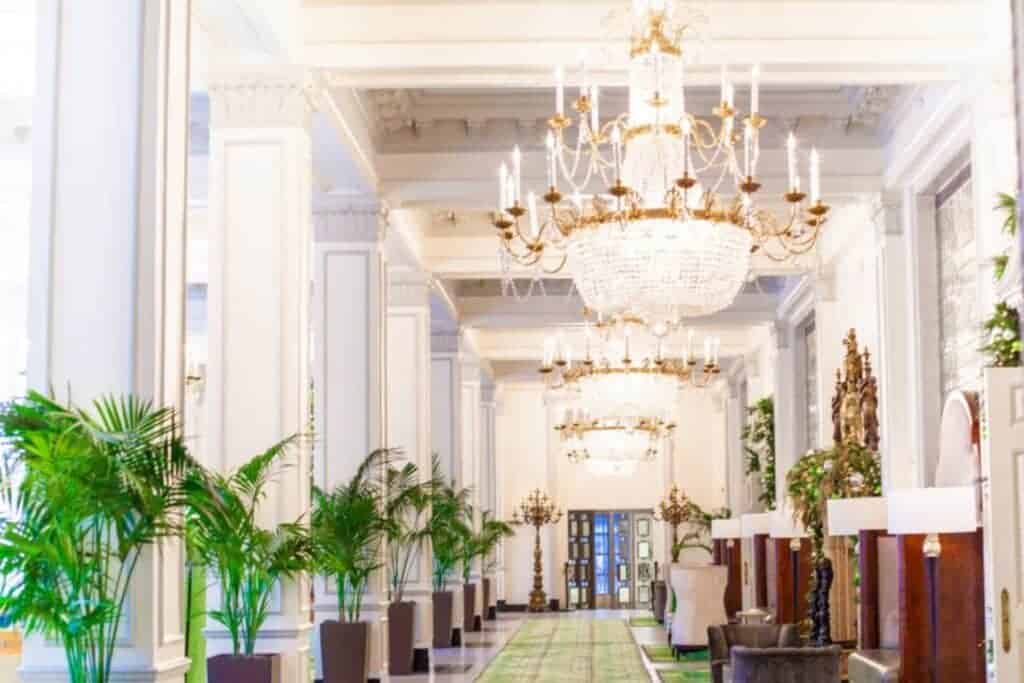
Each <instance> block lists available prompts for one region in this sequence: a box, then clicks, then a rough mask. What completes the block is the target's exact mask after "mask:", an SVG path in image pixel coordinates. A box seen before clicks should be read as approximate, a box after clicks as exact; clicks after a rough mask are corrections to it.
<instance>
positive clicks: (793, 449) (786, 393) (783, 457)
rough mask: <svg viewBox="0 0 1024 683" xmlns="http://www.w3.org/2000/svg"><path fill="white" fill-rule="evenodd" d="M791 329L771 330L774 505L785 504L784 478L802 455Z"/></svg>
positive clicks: (781, 326) (784, 326)
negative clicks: (773, 371) (773, 397)
mask: <svg viewBox="0 0 1024 683" xmlns="http://www.w3.org/2000/svg"><path fill="white" fill-rule="evenodd" d="M793 336H794V326H793V325H791V324H789V323H786V322H782V321H779V322H776V324H775V327H774V328H773V335H772V337H773V339H772V341H773V345H774V347H775V373H774V374H775V394H774V396H775V504H776V507H780V506H782V505H783V503H784V501H785V500H786V475H787V474H789V470H790V468H792V467H793V465H794V464H796V461H797V460H798V459H799V458H800V456H802V455H803V452H801V451H800V450H799V447H798V444H799V443H800V442H801V439H800V438H799V435H798V434H797V425H798V424H799V418H798V416H797V412H796V405H795V403H796V397H797V391H796V381H797V377H796V374H797V372H796V369H797V362H796V349H795V348H794V346H795V344H794V343H793Z"/></svg>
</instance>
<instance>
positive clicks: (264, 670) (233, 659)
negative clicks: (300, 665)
mask: <svg viewBox="0 0 1024 683" xmlns="http://www.w3.org/2000/svg"><path fill="white" fill-rule="evenodd" d="M206 678H207V680H208V682H209V683H281V655H277V654H272V655H252V656H251V657H247V656H246V655H217V656H216V657H210V658H209V659H207V660H206Z"/></svg>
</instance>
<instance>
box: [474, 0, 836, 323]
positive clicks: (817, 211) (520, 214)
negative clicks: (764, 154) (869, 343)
mask: <svg viewBox="0 0 1024 683" xmlns="http://www.w3.org/2000/svg"><path fill="white" fill-rule="evenodd" d="M629 16H630V17H631V19H630V24H631V28H630V67H629V111H628V113H626V114H623V115H622V116H619V117H617V118H615V119H614V120H612V121H610V122H607V123H604V124H602V122H601V118H600V115H599V106H600V104H599V99H600V90H599V88H598V86H597V85H596V84H592V83H590V81H589V79H588V76H587V70H586V66H585V65H584V66H583V68H582V70H581V71H582V73H581V78H580V91H579V96H578V97H577V98H576V100H575V102H574V104H573V109H574V110H575V114H576V121H575V124H576V129H577V136H576V140H575V142H573V141H571V140H570V139H569V133H568V131H569V129H570V128H571V127H572V125H573V123H574V122H573V119H572V118H570V115H569V114H568V113H567V112H566V109H565V79H564V71H563V69H562V68H561V67H559V68H558V69H556V71H555V74H556V75H555V114H554V116H552V118H551V119H550V121H549V126H550V132H549V134H548V136H547V190H546V191H545V192H543V193H542V194H541V195H540V196H538V195H537V194H536V193H534V192H526V193H525V195H524V188H523V179H522V153H521V151H520V150H519V148H518V147H517V148H516V149H515V150H514V152H513V155H512V167H511V170H510V169H509V168H508V166H506V165H504V164H503V165H502V166H501V169H500V170H499V197H498V206H497V210H496V211H495V213H494V220H493V222H494V225H495V227H496V228H497V230H498V235H499V238H500V242H501V245H502V248H503V254H504V258H505V259H507V260H510V261H514V262H516V263H518V264H520V265H524V266H533V267H536V268H538V269H539V270H540V271H541V272H543V273H556V272H559V271H562V270H567V271H568V272H569V273H570V274H571V275H572V277H573V279H574V281H575V284H576V288H577V290H578V291H579V293H580V295H581V296H582V298H583V300H584V302H585V304H586V305H587V307H588V308H590V309H591V310H593V311H595V312H597V313H600V314H602V315H604V316H606V317H613V316H622V315H635V316H637V317H638V318H639V319H641V320H642V321H643V322H644V323H645V324H647V325H650V326H652V327H654V326H657V327H661V328H667V327H671V326H676V325H678V324H679V321H680V319H682V318H685V317H691V316H701V315H709V314H711V313H714V312H716V311H719V310H721V309H723V308H725V307H727V306H728V305H729V304H731V303H732V301H733V300H734V299H735V297H736V295H737V294H738V293H739V291H740V289H741V288H742V286H743V283H744V282H745V281H746V279H747V277H748V274H749V269H750V255H751V253H753V252H757V251H760V252H762V253H764V254H766V255H767V256H768V257H769V258H772V259H775V260H779V261H782V260H786V259H788V258H790V257H792V256H794V255H799V254H802V253H805V252H807V251H809V250H810V249H812V248H813V247H814V245H815V243H816V241H817V239H818V236H819V234H820V232H821V228H822V226H823V225H824V224H825V222H826V219H827V215H828V212H829V207H828V206H827V205H825V204H824V203H823V202H822V200H821V196H820V157H819V156H818V153H817V151H812V152H811V154H810V161H809V166H810V196H809V197H808V195H807V194H805V193H804V192H803V191H802V190H801V187H800V175H799V165H798V154H797V145H796V139H795V138H794V137H793V136H792V135H790V137H789V141H788V143H787V152H788V170H789V174H788V184H787V188H786V192H785V193H784V194H783V199H784V200H785V202H786V203H787V205H788V209H787V210H786V213H785V215H783V216H781V217H780V216H776V215H775V214H773V213H772V212H771V211H769V210H767V209H765V208H763V207H760V206H758V204H757V202H756V197H757V192H758V191H759V190H760V189H761V182H760V181H759V179H758V174H757V168H758V161H759V158H760V131H761V129H762V127H764V126H765V124H766V122H767V121H766V119H765V118H764V117H763V116H762V115H761V113H760V91H759V79H760V73H759V69H758V67H756V66H755V67H754V68H753V71H752V73H751V86H750V89H751V111H750V113H749V114H747V115H746V116H741V115H740V113H739V111H738V108H737V106H736V102H735V86H734V84H733V83H732V81H731V80H730V79H729V77H728V74H727V72H726V70H725V69H724V68H723V70H722V79H721V93H720V98H719V105H718V106H717V107H715V108H714V109H713V111H712V112H711V113H712V117H711V119H708V120H705V119H702V118H697V117H696V116H694V115H693V114H692V113H691V112H690V111H689V109H688V108H687V105H686V91H685V85H684V80H685V79H684V76H685V68H684V59H683V56H684V46H683V40H684V37H687V36H690V35H691V34H692V31H693V26H692V22H691V19H692V16H693V15H692V14H691V13H687V12H686V11H685V6H684V4H683V3H682V2H678V1H666V0H634V3H633V11H632V12H631V13H630V15H629ZM595 188H599V191H598V192H594V191H593V190H594V189H595ZM807 200H809V201H807Z"/></svg>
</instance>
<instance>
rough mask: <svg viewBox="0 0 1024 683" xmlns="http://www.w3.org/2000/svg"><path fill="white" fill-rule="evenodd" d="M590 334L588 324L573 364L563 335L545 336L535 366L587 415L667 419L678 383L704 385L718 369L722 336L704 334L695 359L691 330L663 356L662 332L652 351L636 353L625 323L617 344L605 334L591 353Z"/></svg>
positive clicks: (554, 388)
mask: <svg viewBox="0 0 1024 683" xmlns="http://www.w3.org/2000/svg"><path fill="white" fill-rule="evenodd" d="M605 332H606V333H607V332H608V330H607V329H606V330H605ZM591 339H592V337H591V333H590V328H589V327H588V328H587V332H586V340H587V341H586V347H585V349H584V352H583V354H582V358H581V359H580V360H579V361H578V362H576V363H575V364H574V362H573V360H572V357H573V354H572V350H571V348H570V347H569V345H568V344H567V343H566V342H565V340H564V338H563V337H562V335H557V336H556V337H553V338H549V339H548V340H547V341H546V342H545V345H544V353H543V356H542V360H541V366H540V373H541V374H542V375H544V377H545V382H546V384H547V386H548V388H549V389H551V390H556V391H560V392H562V393H563V394H564V396H565V397H567V398H569V399H570V400H572V401H574V402H575V403H576V405H578V406H580V407H581V408H582V409H583V410H585V411H586V412H587V413H589V414H591V415H599V416H601V417H603V418H628V419H632V418H636V417H638V416H648V417H650V416H655V417H657V419H661V420H666V421H667V420H670V419H671V418H672V415H673V413H674V407H675V405H676V402H677V398H678V392H679V390H680V389H684V388H687V387H692V388H705V387H707V386H709V385H710V384H711V382H712V381H713V380H714V379H715V378H716V377H717V376H718V375H719V374H720V373H721V365H720V363H719V353H720V348H721V341H720V340H719V339H718V338H717V337H706V338H705V339H704V343H703V346H704V352H703V358H702V360H701V361H698V360H697V356H696V354H695V351H694V346H695V342H696V336H695V334H694V332H693V331H692V330H690V331H689V333H688V334H687V337H686V339H687V341H686V343H685V345H683V346H682V348H681V349H680V354H679V357H678V358H668V357H666V355H665V353H664V349H665V343H666V342H665V339H663V338H657V339H656V345H655V350H654V352H653V354H651V355H648V356H644V357H642V358H635V357H634V356H633V352H632V349H631V340H632V327H631V326H629V325H626V326H625V327H624V328H623V335H622V345H621V346H620V347H617V348H616V345H615V344H613V343H612V340H611V339H610V337H609V336H607V335H606V336H605V337H604V338H603V339H601V340H600V342H601V343H600V344H599V348H598V351H597V353H596V354H595V353H594V352H593V349H592V344H591Z"/></svg>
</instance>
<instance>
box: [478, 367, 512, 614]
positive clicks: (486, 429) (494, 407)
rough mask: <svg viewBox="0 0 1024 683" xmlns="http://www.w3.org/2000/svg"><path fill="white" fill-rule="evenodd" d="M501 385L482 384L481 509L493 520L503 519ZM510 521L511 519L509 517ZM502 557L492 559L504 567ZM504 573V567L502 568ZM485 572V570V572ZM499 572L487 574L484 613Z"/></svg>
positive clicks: (494, 598)
mask: <svg viewBox="0 0 1024 683" xmlns="http://www.w3.org/2000/svg"><path fill="white" fill-rule="evenodd" d="M497 412H498V403H497V387H496V386H495V385H494V380H493V379H491V378H490V377H489V376H486V375H485V376H484V382H483V384H481V385H480V445H481V454H482V455H481V463H482V465H481V475H480V509H481V510H487V511H489V512H490V513H491V517H492V518H493V519H502V513H501V505H500V504H499V500H498V495H499V494H498V475H497V462H496V456H497V450H496V448H497V441H496V439H495V421H496V418H497ZM505 521H507V520H505ZM497 554H498V556H497V557H496V558H492V559H494V560H495V562H496V563H498V566H499V567H500V566H501V565H500V562H501V557H500V556H501V549H500V548H499V549H498V551H497ZM498 571H499V572H500V569H499V570H498ZM481 573H483V572H481ZM497 574H498V572H495V571H491V572H487V573H486V574H485V575H486V576H487V577H488V578H490V579H491V595H490V603H489V604H487V605H483V604H482V603H481V606H482V608H483V616H486V615H487V609H488V607H490V606H492V605H496V604H497V599H498V586H497V582H498V579H497V578H496V577H497Z"/></svg>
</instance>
